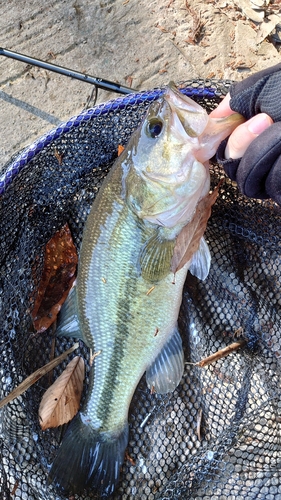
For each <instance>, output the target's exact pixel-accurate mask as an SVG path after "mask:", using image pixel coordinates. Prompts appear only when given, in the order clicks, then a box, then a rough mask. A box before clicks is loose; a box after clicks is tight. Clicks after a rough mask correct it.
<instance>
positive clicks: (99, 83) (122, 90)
mask: <svg viewBox="0 0 281 500" xmlns="http://www.w3.org/2000/svg"><path fill="white" fill-rule="evenodd" d="M0 56H4V57H10V58H11V59H16V60H17V61H21V62H23V63H27V64H31V65H32V66H38V67H39V68H43V69H46V70H48V71H53V72H55V73H60V74H61V75H64V76H70V77H71V78H75V79H76V80H81V81H82V82H86V83H90V84H91V85H95V86H96V87H97V88H100V89H103V90H109V91H111V92H117V93H119V94H132V93H134V92H137V91H136V90H134V89H131V88H130V87H126V86H125V85H120V84H119V83H115V82H111V81H110V80H106V79H104V78H97V77H95V76H91V75H86V74H84V73H79V71H75V70H72V69H68V68H64V67H63V66H58V65H57V64H53V63H49V62H45V61H41V60H40V59H35V57H30V56H26V55H24V54H20V53H19V52H14V51H12V50H8V49H3V48H2V47H0Z"/></svg>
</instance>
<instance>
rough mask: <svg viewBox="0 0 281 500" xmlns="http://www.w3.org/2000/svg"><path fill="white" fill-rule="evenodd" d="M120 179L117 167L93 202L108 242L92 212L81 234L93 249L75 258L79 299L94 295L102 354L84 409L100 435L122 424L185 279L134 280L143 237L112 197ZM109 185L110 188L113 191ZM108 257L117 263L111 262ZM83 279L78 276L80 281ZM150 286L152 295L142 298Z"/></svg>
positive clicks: (173, 317) (172, 319) (171, 322)
mask: <svg viewBox="0 0 281 500" xmlns="http://www.w3.org/2000/svg"><path fill="white" fill-rule="evenodd" d="M121 175H122V171H121V169H120V168H117V167H116V168H115V170H114V172H112V174H111V175H110V176H109V178H108V180H107V181H106V183H105V185H104V187H103V188H102V189H101V191H100V194H99V195H98V197H97V200H96V205H95V208H96V210H98V211H100V212H101V213H104V214H108V215H107V216H106V215H105V216H104V217H105V222H104V226H103V227H105V228H106V235H107V239H106V240H105V239H104V237H103V236H102V237H100V235H101V231H102V230H101V229H100V224H99V223H98V222H97V221H96V217H95V212H92V213H91V215H90V216H89V218H88V221H87V226H86V230H85V235H86V238H87V242H88V241H91V244H93V245H94V248H95V250H94V252H93V253H92V254H91V255H90V253H89V252H88V251H87V248H86V249H85V250H84V247H83V245H82V249H81V257H80V259H81V260H80V265H81V268H83V270H84V272H85V274H86V275H87V284H86V285H85V286H88V287H89V288H90V289H88V290H84V287H83V294H82V297H85V293H86V295H87V300H88V301H89V302H92V301H93V300H94V298H92V297H91V293H93V295H94V296H95V305H96V313H95V315H94V317H93V319H92V322H93V323H92V328H93V331H94V332H96V333H95V337H94V349H95V351H98V352H99V351H101V354H100V355H99V356H97V358H96V360H95V361H96V362H95V365H94V372H95V375H94V377H95V380H96V381H97V383H96V385H95V387H94V388H93V396H92V397H91V398H90V399H89V401H88V403H87V411H88V412H89V413H91V414H92V415H94V414H95V413H96V414H98V415H99V418H101V419H102V420H103V430H105V431H108V430H109V429H111V430H114V429H115V428H116V427H117V430H118V428H119V427H120V426H121V427H123V426H124V422H125V421H126V420H127V413H128V401H130V400H131V397H132V395H133V393H134V390H135V387H136V385H137V383H138V381H139V379H140V378H141V376H142V375H143V373H144V372H145V370H146V367H147V366H148V365H149V364H151V362H152V361H153V359H154V358H155V352H157V351H158V350H159V349H161V347H162V346H163V343H164V342H165V340H166V335H167V333H166V332H167V331H168V332H171V333H172V332H173V329H174V326H175V323H176V321H177V317H178V309H179V306H180V299H181V290H182V286H183V282H184V279H185V276H186V269H185V270H183V271H182V272H181V273H179V274H178V275H177V277H176V281H175V283H174V276H173V274H172V273H169V275H168V276H167V277H166V279H165V280H164V281H163V283H162V282H161V283H158V284H155V283H154V284H153V283H152V282H148V281H146V280H144V279H142V278H141V277H140V276H139V270H138V267H139V266H138V258H139V249H140V247H141V246H142V243H143V241H145V239H146V234H147V230H146V227H145V226H144V225H143V226H141V225H140V224H139V223H138V221H137V220H136V217H135V216H134V215H133V214H132V212H131V211H130V210H129V208H128V206H127V205H126V204H125V203H124V201H123V203H121V202H119V203H118V207H119V209H118V210H117V203H116V198H117V199H118V198H119V197H120V199H121V193H120V192H119V193H118V191H117V190H118V188H119V191H120V186H121V183H120V176H121ZM113 185H115V189H112V187H113ZM113 206H114V210H113V209H112V207H113ZM112 214H113V215H112ZM149 229H150V228H149ZM99 239H101V241H99ZM112 254H114V255H115V256H116V259H114V260H113V259H112V257H111V256H112ZM89 268H90V270H89ZM83 277H84V276H83V274H82V277H81V279H83ZM78 284H79V282H78ZM153 286H154V289H153V291H152V292H151V293H150V294H149V295H147V292H148V290H149V289H151V288H152V287H153ZM163 296H170V301H169V303H168V304H167V303H166V301H163ZM113 299H114V300H113ZM161 299H162V300H161ZM82 300H83V299H82ZM83 309H84V310H85V309H87V308H86V307H84V308H83ZM101 318H102V320H101ZM89 321H91V318H89ZM157 329H158V330H159V331H158V333H157V334H156V330H157ZM132 331H133V335H132V333H130V332H132ZM156 350H157V351H156ZM116 413H118V415H120V414H121V415H122V419H120V417H118V418H117V416H116ZM120 420H121V422H120ZM105 426H106V427H105Z"/></svg>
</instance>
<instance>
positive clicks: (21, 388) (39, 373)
mask: <svg viewBox="0 0 281 500" xmlns="http://www.w3.org/2000/svg"><path fill="white" fill-rule="evenodd" d="M78 347H79V343H78V342H76V343H75V344H74V345H73V346H72V347H70V349H68V350H67V351H65V352H63V353H62V354H61V355H60V356H58V357H57V358H55V359H53V360H52V361H50V362H49V363H47V364H46V365H44V366H42V368H39V369H38V370H36V371H35V372H34V373H32V374H31V375H29V376H28V377H27V378H26V379H25V380H24V381H23V382H22V383H21V384H20V385H18V386H17V387H16V388H15V389H14V390H13V391H12V392H10V394H8V396H6V397H5V398H4V399H2V400H1V401H0V408H3V406H5V405H6V404H8V403H10V401H12V400H13V399H15V398H17V397H19V396H20V395H21V394H23V393H24V392H25V391H27V389H29V387H31V386H32V385H33V384H35V382H37V381H38V380H39V379H40V378H41V377H43V376H44V375H46V373H48V372H49V371H51V370H53V368H55V367H56V366H58V365H59V364H60V363H61V362H62V361H63V360H64V359H65V358H67V356H68V355H69V354H70V353H71V352H73V351H75V350H76V349H77V348H78Z"/></svg>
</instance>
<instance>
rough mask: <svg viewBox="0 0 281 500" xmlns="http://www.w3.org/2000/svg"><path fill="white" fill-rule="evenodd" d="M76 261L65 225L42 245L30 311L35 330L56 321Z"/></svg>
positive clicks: (45, 328) (69, 234) (74, 270)
mask: <svg viewBox="0 0 281 500" xmlns="http://www.w3.org/2000/svg"><path fill="white" fill-rule="evenodd" d="M77 262H78V257H77V252H76V248H75V246H74V243H73V240H72V236H71V233H70V230H69V227H68V225H67V224H66V225H65V226H64V227H63V228H62V229H60V231H57V232H56V234H55V235H54V236H53V238H51V239H50V241H48V243H47V245H46V249H45V258H44V269H43V273H42V276H41V280H40V285H39V289H38V292H37V296H36V300H35V304H34V308H33V310H32V312H31V315H32V319H33V325H34V328H35V330H36V332H38V333H41V332H43V331H45V330H47V328H49V326H51V324H52V323H53V322H54V321H55V320H56V317H57V315H58V313H59V311H60V309H61V306H62V304H63V303H64V301H65V299H66V297H67V295H68V293H69V290H70V288H71V286H72V284H73V282H74V280H75V272H76V268H77Z"/></svg>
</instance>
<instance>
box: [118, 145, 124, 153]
mask: <svg viewBox="0 0 281 500" xmlns="http://www.w3.org/2000/svg"><path fill="white" fill-rule="evenodd" d="M124 149H125V148H124V146H122V144H118V151H117V152H118V156H120V155H121V154H122V153H123V151H124Z"/></svg>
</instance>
